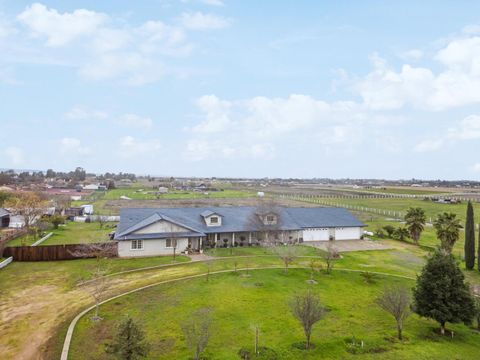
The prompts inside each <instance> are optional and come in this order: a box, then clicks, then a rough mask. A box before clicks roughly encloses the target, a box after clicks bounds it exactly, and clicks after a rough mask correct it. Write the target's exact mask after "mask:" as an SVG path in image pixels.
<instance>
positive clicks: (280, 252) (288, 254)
mask: <svg viewBox="0 0 480 360" xmlns="http://www.w3.org/2000/svg"><path fill="white" fill-rule="evenodd" d="M273 251H274V252H275V254H276V255H277V256H278V257H279V258H280V259H281V260H282V262H283V266H284V271H285V274H287V273H288V265H290V264H291V263H292V262H293V261H294V260H295V258H296V257H297V256H298V248H297V247H295V245H289V244H287V245H278V246H275V247H274V248H273Z"/></svg>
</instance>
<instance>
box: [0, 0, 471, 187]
mask: <svg viewBox="0 0 480 360" xmlns="http://www.w3.org/2000/svg"><path fill="white" fill-rule="evenodd" d="M478 14H480V2H477V1H455V2H453V1H421V2H418V1H402V2H393V1H388V2H387V1H353V0H352V1H288V2H287V1H262V2H259V1H247V0H242V1H233V0H232V1H229V0H223V1H222V0H184V1H180V0H178V1H174V0H163V1H162V0H157V1H153V0H152V1H142V2H132V1H119V0H116V1H44V2H39V3H32V2H25V1H2V0H0V54H1V56H0V99H1V100H0V104H1V106H0V126H1V127H0V168H2V167H4V168H10V167H14V168H31V169H46V168H54V169H59V170H68V169H71V168H74V167H76V166H83V167H85V168H86V169H87V170H89V171H94V172H105V171H125V172H127V171H128V172H136V173H141V174H153V175H177V176H242V177H264V176H269V177H277V176H280V177H335V178H339V177H352V178H360V177H363V178H389V179H393V178H412V177H415V178H430V179H437V178H440V179H474V180H480V156H479V155H480V106H479V105H480V16H479V15H478Z"/></svg>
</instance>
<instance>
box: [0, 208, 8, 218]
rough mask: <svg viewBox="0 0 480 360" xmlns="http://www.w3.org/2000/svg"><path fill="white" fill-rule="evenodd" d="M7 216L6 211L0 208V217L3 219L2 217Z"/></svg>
mask: <svg viewBox="0 0 480 360" xmlns="http://www.w3.org/2000/svg"><path fill="white" fill-rule="evenodd" d="M7 215H10V213H9V212H8V210H6V209H4V208H0V217H4V216H7Z"/></svg>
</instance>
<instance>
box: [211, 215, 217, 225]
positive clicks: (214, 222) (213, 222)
mask: <svg viewBox="0 0 480 360" xmlns="http://www.w3.org/2000/svg"><path fill="white" fill-rule="evenodd" d="M210 224H218V217H217V216H212V217H211V218H210Z"/></svg>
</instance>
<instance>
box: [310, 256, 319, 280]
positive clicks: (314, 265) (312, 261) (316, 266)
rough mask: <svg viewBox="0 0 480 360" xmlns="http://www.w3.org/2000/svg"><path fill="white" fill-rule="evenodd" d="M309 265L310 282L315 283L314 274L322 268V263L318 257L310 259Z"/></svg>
mask: <svg viewBox="0 0 480 360" xmlns="http://www.w3.org/2000/svg"><path fill="white" fill-rule="evenodd" d="M308 267H309V268H310V280H309V282H310V283H315V280H314V279H313V276H314V275H315V273H316V272H318V271H320V269H321V268H322V265H321V264H320V263H319V262H318V260H317V259H310V262H309V264H308Z"/></svg>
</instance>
